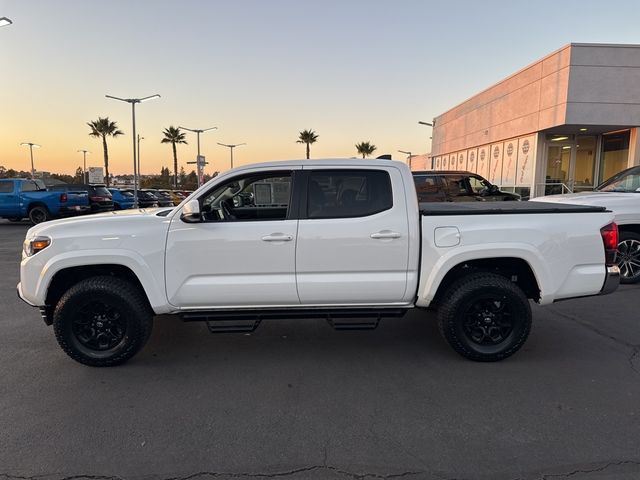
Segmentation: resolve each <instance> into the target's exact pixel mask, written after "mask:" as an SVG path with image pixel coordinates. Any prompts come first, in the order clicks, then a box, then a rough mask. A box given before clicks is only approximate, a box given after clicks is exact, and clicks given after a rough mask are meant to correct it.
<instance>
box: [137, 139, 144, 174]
mask: <svg viewBox="0 0 640 480" xmlns="http://www.w3.org/2000/svg"><path fill="white" fill-rule="evenodd" d="M140 140H144V137H141V136H140V135H138V176H139V177H142V170H140ZM140 181H141V182H142V180H140Z"/></svg>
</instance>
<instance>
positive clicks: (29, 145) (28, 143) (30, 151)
mask: <svg viewBox="0 0 640 480" xmlns="http://www.w3.org/2000/svg"><path fill="white" fill-rule="evenodd" d="M20 146H22V147H26V146H28V147H29V153H30V154H31V178H32V179H33V178H35V173H36V169H35V167H34V166H33V147H36V148H40V145H38V144H37V143H33V142H24V143H21V144H20Z"/></svg>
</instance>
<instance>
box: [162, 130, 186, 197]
mask: <svg viewBox="0 0 640 480" xmlns="http://www.w3.org/2000/svg"><path fill="white" fill-rule="evenodd" d="M162 133H164V138H163V139H162V141H161V143H170V144H171V146H172V147H173V186H174V188H178V153H177V152H176V143H184V144H186V143H187V141H186V140H185V139H184V138H185V136H186V134H185V133H183V132H181V131H180V127H178V128H176V127H174V126H171V127H169V128H165V129H164V131H163V132H162Z"/></svg>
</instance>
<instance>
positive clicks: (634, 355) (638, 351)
mask: <svg viewBox="0 0 640 480" xmlns="http://www.w3.org/2000/svg"><path fill="white" fill-rule="evenodd" d="M638 360H640V347H634V348H633V352H631V355H629V366H630V367H631V370H633V371H634V372H636V373H637V374H638V375H640V366H638V365H636V362H637V361H638Z"/></svg>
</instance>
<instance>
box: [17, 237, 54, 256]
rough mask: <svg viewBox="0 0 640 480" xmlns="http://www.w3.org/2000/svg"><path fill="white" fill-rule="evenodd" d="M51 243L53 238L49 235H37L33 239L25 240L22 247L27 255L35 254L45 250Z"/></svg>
mask: <svg viewBox="0 0 640 480" xmlns="http://www.w3.org/2000/svg"><path fill="white" fill-rule="evenodd" d="M49 245H51V239H50V238H49V237H36V238H33V239H31V240H25V241H24V243H23V244H22V249H23V250H24V254H25V255H26V256H27V257H30V256H32V255H35V254H36V253H38V252H39V251H40V250H44V249H45V248H47V247H48V246H49Z"/></svg>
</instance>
